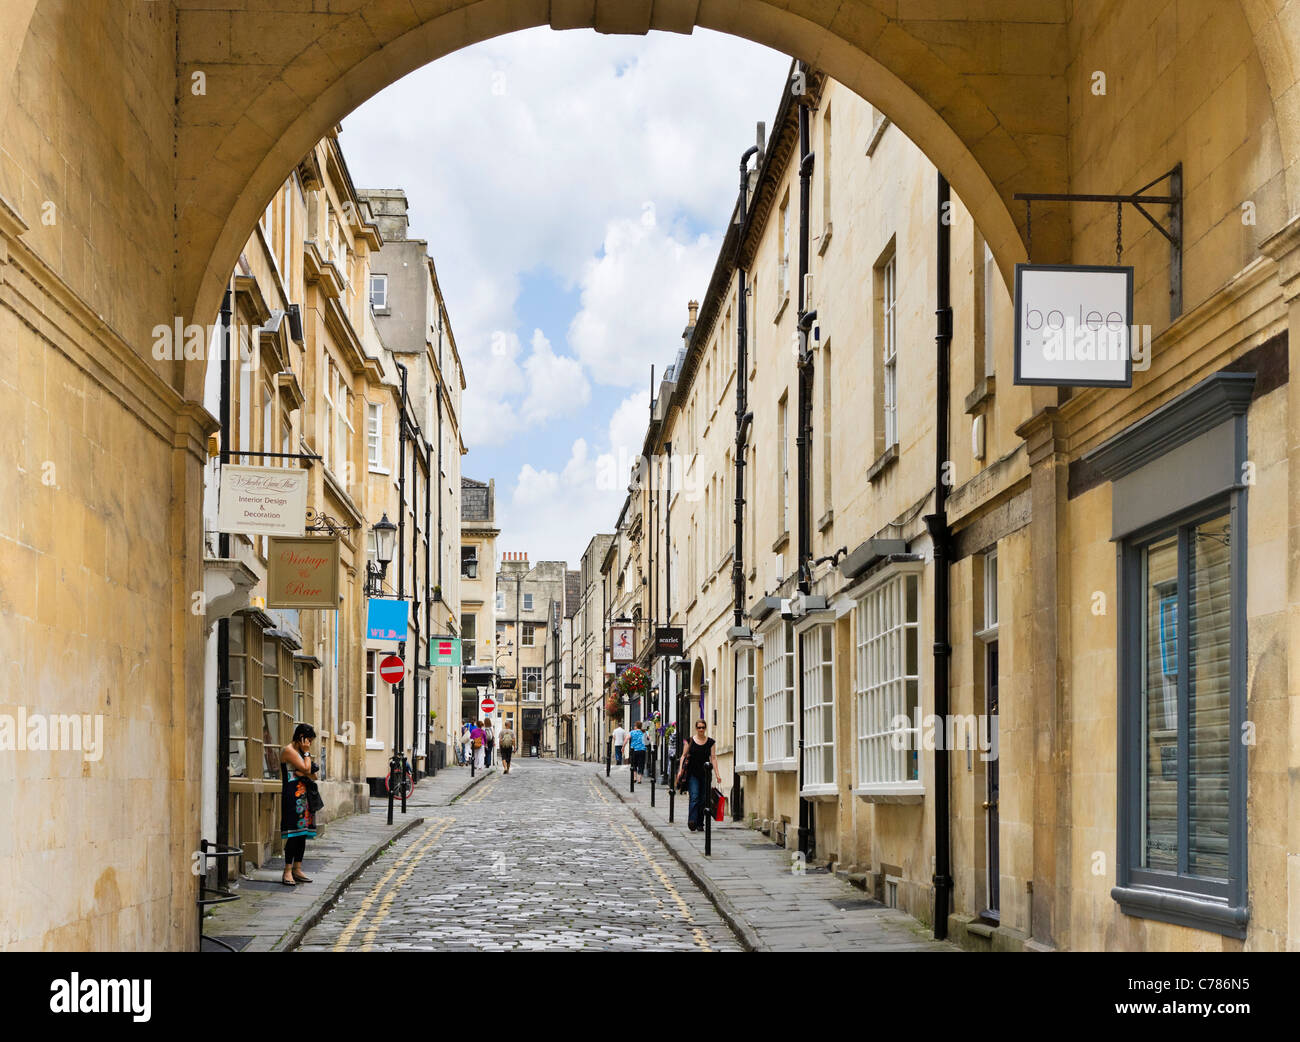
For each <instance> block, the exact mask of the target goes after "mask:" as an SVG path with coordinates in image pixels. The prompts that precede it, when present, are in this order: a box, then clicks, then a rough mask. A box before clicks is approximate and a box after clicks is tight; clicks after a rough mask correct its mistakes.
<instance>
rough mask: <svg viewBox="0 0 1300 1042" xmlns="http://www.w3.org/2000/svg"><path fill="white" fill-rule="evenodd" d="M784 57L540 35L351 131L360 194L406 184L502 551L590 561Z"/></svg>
mask: <svg viewBox="0 0 1300 1042" xmlns="http://www.w3.org/2000/svg"><path fill="white" fill-rule="evenodd" d="M789 62H790V59H789V58H788V57H786V56H785V55H782V54H780V53H778V52H776V51H772V50H768V49H767V48H765V47H760V46H758V45H757V44H752V43H749V42H748V41H745V40H740V39H737V38H735V37H730V36H723V35H720V34H717V33H713V32H710V31H708V30H701V29H697V30H696V31H695V33H694V34H693V35H691V36H681V35H677V34H672V33H651V34H649V35H648V36H644V37H636V36H601V35H598V34H596V33H594V32H591V31H586V30H582V31H570V32H555V31H553V30H551V29H548V28H539V29H531V30H528V31H526V32H522V33H516V34H513V35H510V36H504V37H499V38H497V39H495V40H491V41H488V42H486V43H482V44H479V45H477V46H474V47H471V48H467V49H465V50H463V51H458V52H456V53H454V54H451V55H448V56H447V57H445V58H442V59H440V60H439V61H436V62H433V63H432V64H430V65H426V66H424V67H423V68H422V69H418V70H417V71H415V72H414V73H412V74H411V75H409V76H407V77H405V78H404V79H402V80H400V81H399V82H397V83H395V84H393V85H392V86H391V87H389V88H388V89H387V90H384V91H382V92H381V93H379V94H377V95H375V96H374V97H373V98H371V99H370V100H369V101H367V102H366V103H364V104H363V105H362V106H361V107H360V108H358V109H357V110H356V111H355V112H353V113H352V114H351V115H350V116H348V117H347V119H345V120H344V122H343V133H342V136H341V138H340V141H341V143H342V146H343V152H344V155H345V157H346V159H347V163H348V167H349V169H350V171H351V173H352V180H353V182H354V183H355V184H356V185H357V187H358V188H360V189H365V188H403V189H405V191H406V194H407V196H408V198H409V201H410V215H409V216H410V222H411V224H410V232H409V234H410V235H411V236H412V237H414V238H424V239H427V240H428V241H429V251H430V253H431V255H432V256H433V258H434V263H435V265H436V267H437V271H438V279H439V282H440V284H441V286H442V291H443V296H444V298H445V300H446V303H447V310H448V314H449V315H450V317H451V326H452V330H453V333H454V335H455V338H456V345H457V348H458V350H459V352H460V356H461V360H462V362H463V364H464V366H465V380H466V384H467V387H466V390H465V392H464V395H463V398H462V402H461V428H462V432H463V436H464V441H465V445H466V448H467V450H468V452H467V454H466V455H465V456H464V457H462V459H461V472H462V474H464V475H465V476H467V477H472V478H475V479H478V480H483V481H486V480H488V479H489V478H492V479H495V480H496V496H497V500H496V502H497V524H498V527H499V528H500V529H501V536H500V538H499V539H498V542H497V548H498V552H501V551H526V552H527V553H528V557H529V560H530V561H534V562H536V561H540V560H564V561H567V562H568V563H569V566H570V567H572V568H576V567H577V566H578V563H579V562H580V560H581V557H582V552H583V550H585V549H586V546H587V543H588V541H589V540H590V539H591V537H592V536H593V535H595V534H596V533H597V532H609V531H612V530H613V528H614V524H615V522H616V521H617V519H618V511H619V509H620V507H621V506H622V503H623V498H624V496H625V494H626V486H627V481H628V477H629V475H628V472H627V469H626V468H627V466H630V461H631V460H632V459H635V457H636V455H637V454H638V453H639V452H640V449H641V445H642V442H643V439H644V434H645V428H646V423H647V420H648V418H649V416H648V413H649V400H650V391H649V387H650V367H651V365H653V366H654V367H655V380H656V383H657V382H658V380H659V379H660V378H661V377H662V375H663V371H664V369H665V368H666V367H667V366H668V365H670V364H671V363H672V362H673V360H674V359H675V358H676V355H677V352H678V350H679V349H680V348H681V346H682V340H681V335H682V331H683V329H684V328H685V326H686V321H687V310H686V305H687V301H689V300H691V299H695V300H700V299H702V298H703V295H704V293H705V290H706V289H707V287H708V280H709V275H710V274H711V273H712V270H713V265H714V263H715V261H716V259H717V253H718V248H719V245H720V243H721V240H722V235H723V233H724V232H725V230H726V224H727V221H728V220H730V217H731V210H732V207H733V206H734V204H735V201H736V192H737V187H738V178H739V166H738V164H739V161H740V156H741V153H742V152H744V150H745V149H746V148H748V147H749V146H750V145H752V144H753V143H754V137H755V124H756V123H757V122H758V121H760V120H761V121H764V122H765V123H767V124H768V126H769V127H770V125H771V121H772V117H773V115H774V113H775V111H776V107H777V102H778V101H779V99H780V95H781V88H782V84H783V81H784V77H785V75H786V72H787V70H788V67H789Z"/></svg>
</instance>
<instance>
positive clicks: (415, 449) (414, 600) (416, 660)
mask: <svg viewBox="0 0 1300 1042" xmlns="http://www.w3.org/2000/svg"><path fill="white" fill-rule="evenodd" d="M423 437H424V435H423V432H421V430H420V427H419V424H417V423H415V422H414V421H412V425H411V628H412V630H414V633H415V641H414V644H413V646H412V648H411V686H412V687H413V688H414V690H413V691H412V692H411V771H412V773H414V771H415V747H416V744H417V739H418V736H419V734H420V721H419V719H418V716H419V712H420V679H419V677H420V636H421V634H422V633H423V632H424V626H425V624H424V623H422V622H421V621H420V599H419V597H417V596H416V594H417V592H418V591H419V589H420V555H419V554H418V553H417V552H416V549H417V547H416V545H415V533H416V523H415V522H416V518H417V517H419V513H418V511H419V509H420V441H421V439H422V438H423ZM427 476H428V475H426V477H427ZM426 498H427V494H426ZM424 538H425V540H426V543H425V546H426V549H427V546H428V542H427V540H428V538H429V529H428V527H427V526H426V527H425V529H424ZM403 792H405V789H403ZM402 805H403V807H405V800H403V804H402Z"/></svg>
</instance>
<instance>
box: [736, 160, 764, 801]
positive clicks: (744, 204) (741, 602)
mask: <svg viewBox="0 0 1300 1042" xmlns="http://www.w3.org/2000/svg"><path fill="white" fill-rule="evenodd" d="M757 153H758V146H757V145H754V146H752V147H750V148H747V149H746V150H745V153H744V155H742V156H741V157H740V200H739V202H738V203H737V204H736V205H737V224H738V226H739V231H737V233H736V260H735V264H736V478H735V481H736V498H735V512H736V530H735V537H734V538H735V541H736V545H735V548H734V550H733V551H732V556H731V585H732V588H733V590H734V591H735V604H734V606H733V617H734V625H735V627H736V629H740V628H741V627H742V626H744V624H745V444H746V441H747V440H748V434H749V422H750V420H751V419H752V417H751V416H750V414H749V404H748V399H749V393H748V392H749V387H748V380H747V378H746V377H747V374H748V372H749V361H748V344H747V342H746V338H747V335H748V330H747V328H746V323H745V292H746V289H745V269H744V267H743V266H742V265H741V263H740V262H741V258H742V256H743V255H744V245H745V231H746V225H747V223H748V206H749V160H750V157H751V156H754V155H756V154H757ZM739 659H740V653H739V651H737V650H735V649H734V648H733V649H732V652H731V676H732V682H733V686H734V684H735V679H736V677H737V675H738V672H739V671H738V670H737V666H738V665H739ZM738 722H739V715H738V709H737V705H736V699H735V695H734V693H733V696H732V699H731V749H732V753H731V820H732V821H739V820H740V819H741V817H742V815H743V809H742V807H741V804H742V802H743V799H744V794H743V792H742V791H741V787H740V772H739V771H737V770H736V766H737V762H738V759H737V758H738V755H739V753H740V748H739V735H738V734H737V726H736V725H737V723H738Z"/></svg>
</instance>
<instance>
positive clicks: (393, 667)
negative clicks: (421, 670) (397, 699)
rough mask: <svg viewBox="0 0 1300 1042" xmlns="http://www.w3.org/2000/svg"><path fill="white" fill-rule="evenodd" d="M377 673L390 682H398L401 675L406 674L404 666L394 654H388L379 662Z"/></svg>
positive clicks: (400, 679)
mask: <svg viewBox="0 0 1300 1042" xmlns="http://www.w3.org/2000/svg"><path fill="white" fill-rule="evenodd" d="M379 675H380V676H381V677H383V679H384V680H386V681H388V683H390V684H400V683H401V682H402V677H404V676H406V666H405V665H403V664H402V660H401V659H400V658H398V657H397V656H396V655H389V656H388V657H387V658H386V659H384V661H383V662H381V663H379Z"/></svg>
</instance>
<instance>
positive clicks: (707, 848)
mask: <svg viewBox="0 0 1300 1042" xmlns="http://www.w3.org/2000/svg"><path fill="white" fill-rule="evenodd" d="M704 856H705V857H712V856H713V814H712V812H710V810H709V803H708V800H707V799H706V800H705V803H704Z"/></svg>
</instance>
